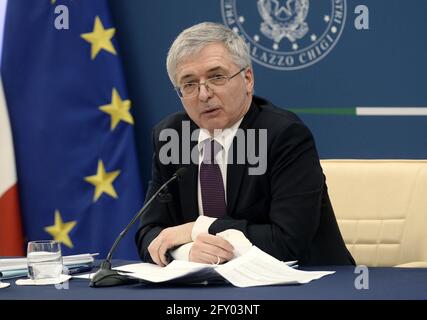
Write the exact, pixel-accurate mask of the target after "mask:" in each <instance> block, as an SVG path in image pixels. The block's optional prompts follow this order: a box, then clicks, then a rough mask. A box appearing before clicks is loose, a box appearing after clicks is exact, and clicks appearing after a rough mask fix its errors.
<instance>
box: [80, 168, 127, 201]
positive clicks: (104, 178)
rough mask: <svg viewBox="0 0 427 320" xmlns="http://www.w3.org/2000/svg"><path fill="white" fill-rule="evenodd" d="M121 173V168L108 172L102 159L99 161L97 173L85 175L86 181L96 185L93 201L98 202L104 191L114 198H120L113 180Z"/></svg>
mask: <svg viewBox="0 0 427 320" xmlns="http://www.w3.org/2000/svg"><path fill="white" fill-rule="evenodd" d="M119 174H120V170H117V171H112V172H106V171H105V168H104V163H103V162H102V160H99V161H98V170H97V172H96V175H93V176H90V177H85V181H87V182H89V183H91V184H93V185H94V186H95V194H94V196H93V202H96V201H97V200H98V199H99V197H100V196H101V195H102V194H103V193H106V194H108V195H110V196H111V197H113V198H118V196H117V193H116V190H114V187H113V181H114V180H115V179H116V178H117V177H118V175H119Z"/></svg>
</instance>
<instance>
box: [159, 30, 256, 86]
mask: <svg viewBox="0 0 427 320" xmlns="http://www.w3.org/2000/svg"><path fill="white" fill-rule="evenodd" d="M212 43H222V44H224V46H225V48H227V50H228V51H229V53H230V55H231V57H232V59H233V61H234V63H235V64H236V65H237V66H238V67H240V68H244V67H252V62H251V56H250V54H249V48H248V46H247V44H246V43H245V41H244V40H243V39H242V38H241V37H240V36H238V35H237V34H235V33H234V32H233V31H232V30H231V29H229V28H228V27H226V26H225V25H222V24H219V23H213V22H203V23H199V24H196V25H194V26H192V27H190V28H188V29H185V30H184V31H182V32H181V33H180V34H179V35H178V37H177V38H176V39H175V41H174V42H173V43H172V46H171V48H170V49H169V52H168V57H167V59H166V68H167V71H168V75H169V79H170V80H171V82H172V83H173V85H174V86H176V68H177V65H178V63H179V62H180V61H181V60H182V59H183V58H185V57H188V56H191V55H194V54H196V53H198V52H200V51H201V50H202V49H203V48H204V47H205V46H207V45H209V44H212Z"/></svg>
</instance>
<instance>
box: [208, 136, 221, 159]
mask: <svg viewBox="0 0 427 320" xmlns="http://www.w3.org/2000/svg"><path fill="white" fill-rule="evenodd" d="M221 149H222V145H221V144H220V143H219V142H218V141H216V140H215V139H211V140H210V139H206V140H205V145H204V147H203V162H204V163H206V164H212V163H215V156H216V155H217V153H218V152H220V151H221Z"/></svg>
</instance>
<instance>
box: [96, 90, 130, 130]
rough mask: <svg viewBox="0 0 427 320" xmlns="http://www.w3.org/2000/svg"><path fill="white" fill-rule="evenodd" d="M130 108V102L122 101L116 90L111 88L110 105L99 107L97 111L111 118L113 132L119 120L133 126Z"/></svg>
mask: <svg viewBox="0 0 427 320" xmlns="http://www.w3.org/2000/svg"><path fill="white" fill-rule="evenodd" d="M130 107H131V105H130V100H122V98H121V97H120V95H119V93H118V92H117V90H116V88H113V92H112V94H111V104H107V105H104V106H101V107H99V109H101V110H102V111H104V112H105V113H108V114H109V115H110V116H111V131H113V130H114V129H115V128H116V126H117V124H118V123H119V122H120V120H122V121H125V122H127V123H130V124H133V117H132V115H131V114H130V112H129V109H130Z"/></svg>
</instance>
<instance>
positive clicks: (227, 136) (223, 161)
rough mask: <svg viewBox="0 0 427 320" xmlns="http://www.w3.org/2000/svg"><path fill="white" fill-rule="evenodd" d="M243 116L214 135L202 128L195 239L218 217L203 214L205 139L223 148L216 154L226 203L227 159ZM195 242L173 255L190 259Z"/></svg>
mask: <svg viewBox="0 0 427 320" xmlns="http://www.w3.org/2000/svg"><path fill="white" fill-rule="evenodd" d="M242 120H243V117H242V118H240V120H239V121H237V122H236V123H235V124H234V125H233V126H231V127H230V128H227V129H224V130H215V132H214V135H213V137H212V135H211V134H210V133H209V131H208V130H206V129H200V133H199V138H198V145H197V147H198V149H199V169H198V170H199V174H198V179H197V181H198V182H197V202H198V207H199V217H198V218H197V220H196V222H195V224H194V227H193V230H192V232H191V239H192V240H193V241H194V240H195V239H196V238H197V236H198V235H199V234H201V233H208V230H209V227H210V225H211V224H212V223H213V222H214V221H215V220H216V219H217V218H212V217H206V216H205V215H204V214H203V202H202V192H201V188H200V164H201V163H202V161H203V147H204V145H205V140H207V139H209V140H211V139H212V138H213V139H215V140H216V142H218V143H219V144H220V145H221V146H222V148H221V149H220V150H219V151H218V152H217V154H216V155H215V161H216V163H217V164H218V165H219V168H220V170H221V175H222V181H223V183H224V192H225V203H227V159H228V151H229V149H230V146H231V143H232V142H233V139H234V136H235V135H236V132H237V129H239V126H240V123H241V122H242ZM192 245H193V242H189V243H187V244H184V245H182V246H180V247H179V248H177V249H175V250H173V251H172V252H171V254H172V257H173V258H174V259H175V260H185V261H188V256H189V254H190V250H191V246H192Z"/></svg>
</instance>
